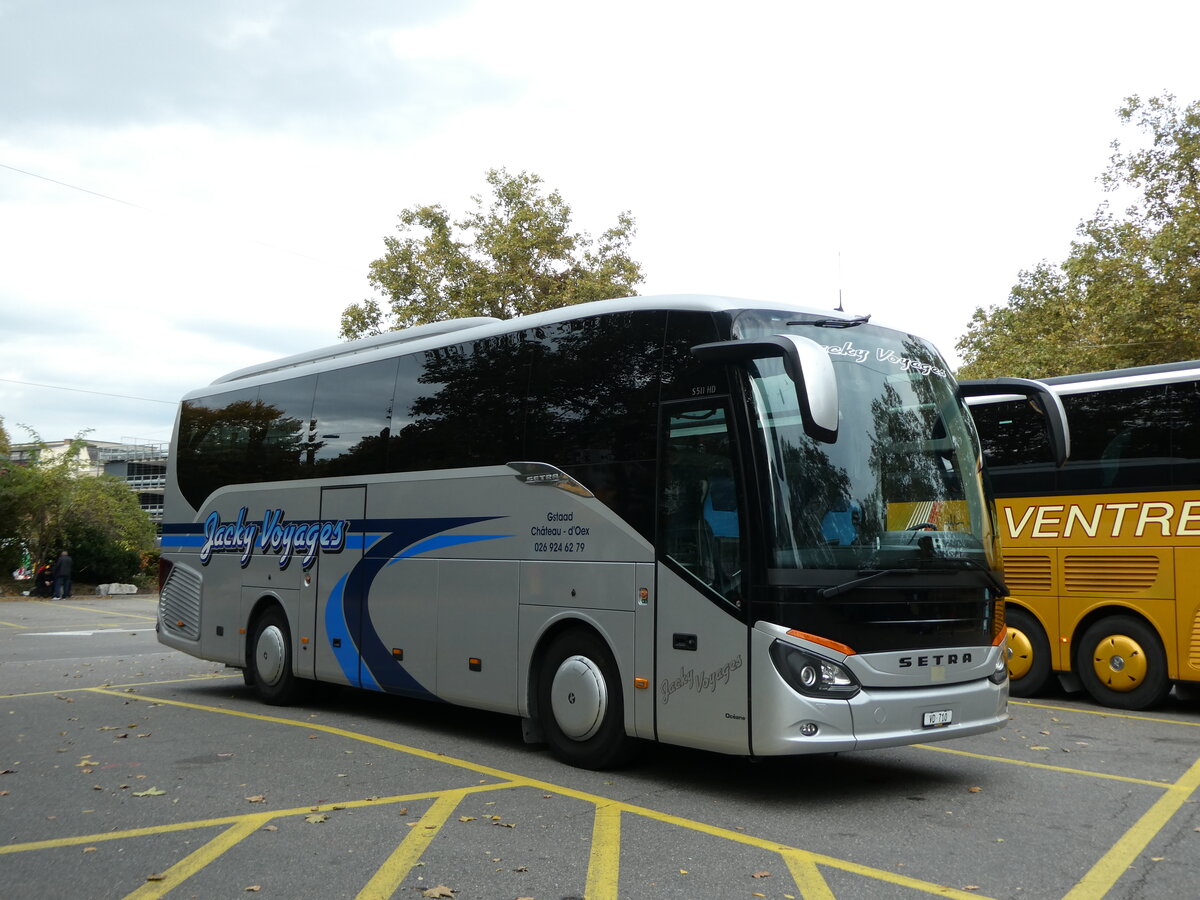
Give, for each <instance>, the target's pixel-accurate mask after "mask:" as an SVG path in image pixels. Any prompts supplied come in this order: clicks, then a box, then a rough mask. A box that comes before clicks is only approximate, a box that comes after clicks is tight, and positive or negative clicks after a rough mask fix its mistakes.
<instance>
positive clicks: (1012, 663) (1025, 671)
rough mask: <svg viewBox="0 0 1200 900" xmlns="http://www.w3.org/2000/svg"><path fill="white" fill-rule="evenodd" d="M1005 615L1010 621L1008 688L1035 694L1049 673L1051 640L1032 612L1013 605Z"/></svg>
mask: <svg viewBox="0 0 1200 900" xmlns="http://www.w3.org/2000/svg"><path fill="white" fill-rule="evenodd" d="M1004 618H1005V621H1006V622H1007V624H1008V691H1009V693H1010V694H1012V696H1014V697H1032V696H1034V695H1035V694H1037V693H1038V692H1039V691H1040V690H1041V689H1042V688H1043V687H1045V686H1046V679H1048V678H1049V677H1050V641H1049V640H1047V638H1046V632H1045V631H1043V630H1042V626H1041V624H1040V623H1039V622H1038V620H1037V619H1036V618H1035V617H1034V616H1033V615H1032V614H1031V613H1027V612H1026V611H1025V610H1023V609H1017V608H1016V607H1015V606H1010V607H1008V608H1007V609H1006V610H1005V611H1004Z"/></svg>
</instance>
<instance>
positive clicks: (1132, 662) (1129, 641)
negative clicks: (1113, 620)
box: [1092, 634, 1146, 693]
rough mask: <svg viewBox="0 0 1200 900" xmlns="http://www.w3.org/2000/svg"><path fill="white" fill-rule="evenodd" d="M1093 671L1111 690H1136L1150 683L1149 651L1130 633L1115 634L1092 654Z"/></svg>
mask: <svg viewBox="0 0 1200 900" xmlns="http://www.w3.org/2000/svg"><path fill="white" fill-rule="evenodd" d="M1092 671H1094V672H1095V673H1096V677H1097V678H1099V679H1100V681H1101V682H1103V683H1104V685H1105V686H1106V687H1108V688H1109V689H1110V690H1114V691H1119V692H1121V693H1125V692H1126V691H1132V690H1134V689H1135V688H1138V687H1141V685H1142V684H1144V683H1145V681H1146V651H1145V650H1143V649H1142V645H1141V644H1139V643H1138V642H1137V641H1135V640H1134V639H1133V638H1131V637H1130V636H1129V635H1127V634H1111V635H1109V636H1108V637H1106V638H1104V640H1102V641H1101V642H1100V643H1099V644H1097V645H1096V649H1095V650H1093V651H1092Z"/></svg>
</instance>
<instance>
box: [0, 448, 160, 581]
mask: <svg viewBox="0 0 1200 900" xmlns="http://www.w3.org/2000/svg"><path fill="white" fill-rule="evenodd" d="M33 436H34V438H35V443H37V444H39V445H40V444H41V442H40V440H39V439H37V436H36V435H33ZM85 446H86V442H85V441H84V439H83V437H82V436H79V437H76V438H75V439H74V440H73V441H72V442H71V445H70V447H69V448H68V450H67V452H66V453H64V454H62V455H61V456H59V457H57V458H55V459H48V458H47V457H46V454H45V452H44V446H43V448H42V449H41V450H35V452H34V453H33V454H32V458H31V459H29V460H28V462H27V464H24V465H14V464H9V463H7V459H5V463H6V464H5V465H3V466H2V467H0V557H2V559H3V565H4V566H5V567H6V568H4V569H0V571H5V572H7V571H11V569H13V568H15V567H16V563H17V562H19V559H20V555H21V553H22V552H23V551H24V550H28V552H29V553H30V555H31V556H32V557H33V559H34V560H53V558H54V557H55V556H57V555H58V552H59V551H60V550H63V549H66V550H68V551H69V552H70V553H71V555H72V558H73V560H74V563H75V573H76V578H77V579H79V580H82V581H93V580H94V581H96V582H106V581H123V580H128V579H129V578H131V577H132V576H133V575H135V574H137V573H138V571H139V570H140V568H141V560H142V558H143V555H145V554H150V553H152V552H153V551H154V548H155V534H154V525H153V524H152V523H151V522H150V519H149V517H148V516H147V515H146V513H145V512H144V511H143V510H142V508H141V507H140V506H139V505H138V499H137V495H136V494H134V493H133V492H132V491H131V490H129V486H128V485H127V484H125V482H123V481H121V480H120V479H119V478H114V477H112V476H109V475H101V476H99V477H91V476H88V475H83V474H81V473H80V461H79V457H80V455H81V454H82V453H83V452H84V448H85Z"/></svg>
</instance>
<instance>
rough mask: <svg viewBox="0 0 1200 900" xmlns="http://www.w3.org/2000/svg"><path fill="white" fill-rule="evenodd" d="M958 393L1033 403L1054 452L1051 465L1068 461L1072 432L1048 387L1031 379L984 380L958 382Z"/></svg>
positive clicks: (967, 395)
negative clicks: (1041, 417) (1018, 399)
mask: <svg viewBox="0 0 1200 900" xmlns="http://www.w3.org/2000/svg"><path fill="white" fill-rule="evenodd" d="M958 394H959V396H960V397H962V398H963V399H964V400H965V399H966V398H968V397H990V398H991V399H992V400H993V401H996V400H1001V399H1003V398H1005V396H1006V395H1007V396H1012V395H1013V394H1016V395H1018V396H1020V397H1026V398H1028V399H1029V400H1032V401H1033V402H1034V403H1035V404H1036V405H1037V406H1038V408H1039V410H1040V412H1041V413H1042V416H1043V417H1044V418H1045V420H1046V436H1047V437H1048V438H1049V439H1050V449H1051V451H1052V452H1053V453H1054V464H1055V465H1057V466H1061V465H1063V464H1064V463H1066V461H1067V460H1068V459H1070V458H1071V429H1070V427H1069V426H1068V425H1067V411H1066V410H1065V409H1064V408H1063V404H1062V400H1061V399H1060V398H1059V396H1058V394H1056V393H1054V391H1052V390H1050V386H1049V385H1047V384H1045V383H1043V382H1041V381H1034V380H1033V379H1030V378H992V379H988V380H986V381H960V382H959V383H958Z"/></svg>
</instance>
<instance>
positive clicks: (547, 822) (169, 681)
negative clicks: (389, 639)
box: [0, 596, 1200, 900]
mask: <svg viewBox="0 0 1200 900" xmlns="http://www.w3.org/2000/svg"><path fill="white" fill-rule="evenodd" d="M155 609H156V607H155V603H154V600H153V598H147V597H136V596H135V597H126V598H114V599H104V600H101V599H87V598H83V599H81V598H74V599H71V600H67V601H27V600H21V601H7V602H0V677H2V681H0V772H2V773H3V774H0V811H2V814H0V823H2V824H0V897H4V898H26V897H37V898H58V897H63V898H67V897H71V898H78V897H80V896H86V897H95V898H109V897H112V898H123V897H128V898H152V897H164V896H170V897H172V898H176V897H182V898H188V897H194V898H218V897H239V896H247V895H261V896H273V897H281V898H307V897H313V898H336V897H347V898H384V897H401V898H403V897H422V896H430V897H438V896H440V897H455V898H460V900H470V898H510V900H511V898H523V897H524V898H535V900H561V898H582V897H586V898H588V900H605V898H612V900H615V898H640V897H650V898H656V900H657V898H708V897H720V898H725V897H731V898H738V897H746V898H750V897H767V898H784V900H797V898H805V900H827V898H841V900H847V898H860V897H870V898H892V897H895V898H911V897H919V896H938V897H959V898H961V897H992V898H1054V900H1057V898H1070V900H1088V898H1130V900H1133V898H1148V897H1175V898H1180V900H1185V898H1190V897H1196V896H1200V888H1198V887H1197V885H1200V808H1198V806H1197V797H1198V796H1200V795H1198V792H1197V786H1198V785H1200V706H1198V705H1197V704H1195V703H1183V702H1180V701H1178V700H1175V699H1174V698H1172V700H1171V701H1170V702H1169V703H1168V704H1167V705H1166V706H1165V707H1164V708H1163V709H1160V710H1155V711H1153V712H1151V713H1144V714H1136V715H1131V714H1123V713H1116V712H1113V711H1108V710H1103V709H1100V708H1098V707H1095V706H1092V705H1090V704H1089V703H1087V702H1083V701H1082V700H1078V699H1075V698H1072V697H1068V696H1065V695H1059V696H1054V697H1048V698H1044V699H1041V700H1038V701H1036V702H1025V701H1019V702H1014V703H1013V704H1012V705H1011V707H1010V711H1011V714H1012V721H1011V722H1010V724H1009V727H1008V728H1006V729H1004V730H1003V731H1000V732H996V733H993V734H989V735H982V736H979V737H976V738H969V739H964V740H959V741H953V742H948V743H944V744H928V745H922V746H916V747H906V748H900V749H897V750H890V751H872V752H869V753H861V754H843V755H839V756H827V757H809V758H796V759H788V760H769V761H765V762H753V761H748V760H744V759H739V758H731V757H722V756H716V755H713V754H707V753H700V752H695V751H686V750H680V749H677V748H670V747H649V748H647V751H646V752H645V754H644V755H643V756H642V757H641V758H640V759H639V760H638V762H636V763H635V764H634V765H632V766H630V767H628V768H626V769H622V770H620V771H617V772H607V773H605V772H586V771H581V770H576V769H571V768H569V767H566V766H563V765H562V764H560V763H558V762H557V761H555V760H554V759H553V758H551V757H550V755H549V754H548V753H547V752H546V751H545V750H544V749H542V748H538V747H530V746H527V745H525V744H523V743H522V741H521V738H520V728H519V725H518V723H517V722H516V721H515V720H513V719H510V718H507V717H504V716H497V715H492V714H483V713H478V712H472V711H467V710H461V709H455V708H451V707H446V706H440V705H435V704H422V703H417V702H412V701H404V700H397V699H395V698H391V697H385V696H380V695H374V694H368V693H363V692H354V691H340V692H332V691H331V692H325V693H322V694H319V695H317V696H315V697H313V698H312V699H311V700H310V701H308V702H306V703H305V704H303V705H300V706H295V707H290V708H286V709H280V708H272V707H266V706H263V705H261V704H259V703H258V702H257V701H256V700H255V699H254V698H253V697H252V696H251V695H250V693H249V691H248V690H247V689H246V688H245V687H244V686H243V685H242V681H241V678H240V676H239V675H238V674H237V673H235V672H230V671H229V670H226V669H224V668H222V667H219V666H215V665H213V664H210V663H205V662H203V661H200V660H196V659H192V658H191V657H188V656H185V655H183V654H179V653H176V652H174V651H169V650H167V649H166V648H163V647H161V646H160V645H159V644H158V643H157V642H156V641H155V638H154V633H153V624H154V616H155Z"/></svg>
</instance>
